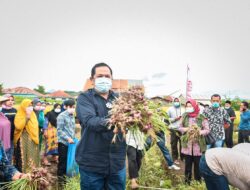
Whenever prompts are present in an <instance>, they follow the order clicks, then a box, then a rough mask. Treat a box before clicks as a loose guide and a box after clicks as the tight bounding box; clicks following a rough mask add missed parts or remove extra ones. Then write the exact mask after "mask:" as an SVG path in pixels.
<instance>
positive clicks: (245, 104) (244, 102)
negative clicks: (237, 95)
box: [242, 101, 249, 109]
mask: <svg viewBox="0 0 250 190" xmlns="http://www.w3.org/2000/svg"><path fill="white" fill-rule="evenodd" d="M242 104H243V105H244V106H245V107H246V108H247V109H248V108H249V103H248V102H246V101H243V102H242Z"/></svg>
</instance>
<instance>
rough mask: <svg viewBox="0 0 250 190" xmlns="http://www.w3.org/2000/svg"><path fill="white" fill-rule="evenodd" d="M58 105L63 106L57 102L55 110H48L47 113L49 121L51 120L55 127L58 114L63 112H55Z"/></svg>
mask: <svg viewBox="0 0 250 190" xmlns="http://www.w3.org/2000/svg"><path fill="white" fill-rule="evenodd" d="M57 106H61V105H60V104H58V103H56V104H55V105H54V108H53V110H51V111H50V112H48V113H47V114H46V117H47V118H48V121H49V122H50V124H51V125H52V126H53V127H56V119H57V116H58V115H59V114H60V113H61V112H60V113H56V112H55V109H56V108H57Z"/></svg>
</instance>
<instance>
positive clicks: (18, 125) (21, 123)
mask: <svg viewBox="0 0 250 190" xmlns="http://www.w3.org/2000/svg"><path fill="white" fill-rule="evenodd" d="M27 122H29V118H27V117H23V115H20V114H18V113H17V114H16V116H15V120H14V123H15V129H16V130H23V129H24V127H25V126H26V124H27Z"/></svg>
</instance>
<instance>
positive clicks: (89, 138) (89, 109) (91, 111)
mask: <svg viewBox="0 0 250 190" xmlns="http://www.w3.org/2000/svg"><path fill="white" fill-rule="evenodd" d="M115 97H116V94H115V93H114V92H112V91H110V94H109V96H108V98H107V100H106V99H104V98H103V97H102V96H100V95H99V94H98V93H97V92H96V91H95V90H94V89H90V90H88V91H86V92H83V93H81V94H80V95H79V97H78V99H77V108H76V113H77V117H78V119H79V121H80V124H81V126H82V137H81V140H80V141H79V143H78V145H77V150H76V161H77V163H78V164H79V167H80V169H82V170H84V171H89V172H94V173H100V174H107V175H108V174H110V173H117V172H118V171H120V170H122V169H123V168H124V167H125V158H126V140H125V139H124V138H123V137H122V134H119V135H118V139H117V140H116V142H115V143H112V142H111V141H112V138H113V136H114V133H113V130H111V129H108V124H107V121H108V120H107V118H108V111H109V110H110V108H111V107H110V106H111V103H112V101H113V100H114V99H115Z"/></svg>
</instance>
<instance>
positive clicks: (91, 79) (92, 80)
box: [89, 77, 95, 86]
mask: <svg viewBox="0 0 250 190" xmlns="http://www.w3.org/2000/svg"><path fill="white" fill-rule="evenodd" d="M89 80H90V82H91V84H92V85H93V86H94V83H95V81H94V78H93V77H90V78H89Z"/></svg>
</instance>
